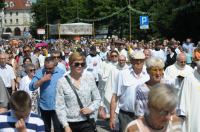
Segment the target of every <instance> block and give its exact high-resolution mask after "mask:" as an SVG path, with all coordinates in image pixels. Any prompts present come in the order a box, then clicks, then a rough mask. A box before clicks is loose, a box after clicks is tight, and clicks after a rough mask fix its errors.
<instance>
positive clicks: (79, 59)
mask: <svg viewBox="0 0 200 132" xmlns="http://www.w3.org/2000/svg"><path fill="white" fill-rule="evenodd" d="M69 64H70V69H71V71H70V73H69V74H67V75H66V76H64V77H62V78H60V79H59V80H58V83H57V88H56V90H57V92H56V113H57V115H58V119H59V120H60V122H61V123H62V125H63V126H64V129H65V132H71V131H72V132H95V129H96V128H95V126H94V120H93V122H91V120H89V119H88V116H89V118H93V119H94V118H96V116H95V111H97V110H98V108H99V105H100V100H101V98H100V94H99V91H98V89H97V86H96V83H95V79H94V77H93V75H92V74H91V73H88V72H87V71H86V70H85V71H84V69H85V67H86V62H85V57H84V56H83V55H82V54H80V53H78V52H75V53H72V54H71V55H70V57H69ZM73 89H74V90H75V91H76V93H77V96H78V97H77V96H76V93H75V91H74V90H73ZM78 98H79V99H80V102H81V104H82V105H83V106H80V102H78Z"/></svg>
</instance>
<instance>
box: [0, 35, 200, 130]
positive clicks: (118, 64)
mask: <svg viewBox="0 0 200 132" xmlns="http://www.w3.org/2000/svg"><path fill="white" fill-rule="evenodd" d="M35 45H36V42H35V41H34V39H30V40H24V41H20V42H19V43H18V44H15V45H12V44H11V43H9V42H8V41H3V40H2V41H1V43H0V83H1V85H0V131H2V132H8V131H9V132H12V131H13V132H14V131H16V130H17V131H19V132H27V131H39V132H40V131H41V132H42V131H45V132H51V131H54V132H63V131H64V132H96V131H97V129H96V121H97V120H98V119H102V120H105V122H106V123H107V124H109V127H110V131H119V132H138V131H139V132H154V131H159V132H200V127H199V126H198V123H199V119H200V118H198V117H199V114H198V113H199V110H200V107H199V106H200V105H198V98H199V97H200V96H199V95H200V92H199V90H200V43H197V44H194V43H192V41H191V39H190V38H188V39H186V41H185V42H182V43H181V42H180V41H177V40H175V39H174V38H172V39H170V40H167V39H165V40H162V41H161V40H159V39H152V40H151V41H148V42H146V41H144V40H142V41H138V40H134V41H131V42H129V41H127V40H126V39H118V40H114V39H106V40H103V41H97V40H94V39H91V40H90V39H83V40H81V41H69V40H58V41H54V42H50V41H49V44H48V45H45V46H39V47H38V46H35ZM117 119H118V122H117ZM117 124H118V125H117Z"/></svg>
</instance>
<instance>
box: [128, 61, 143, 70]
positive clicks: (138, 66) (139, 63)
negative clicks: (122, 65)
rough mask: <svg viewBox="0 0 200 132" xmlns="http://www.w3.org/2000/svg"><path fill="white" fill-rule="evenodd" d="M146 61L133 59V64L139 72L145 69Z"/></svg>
mask: <svg viewBox="0 0 200 132" xmlns="http://www.w3.org/2000/svg"><path fill="white" fill-rule="evenodd" d="M144 61H145V60H144V59H132V60H131V64H132V66H133V69H134V70H136V71H138V72H141V71H142V69H143V65H144Z"/></svg>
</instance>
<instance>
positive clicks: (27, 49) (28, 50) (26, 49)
mask: <svg viewBox="0 0 200 132" xmlns="http://www.w3.org/2000/svg"><path fill="white" fill-rule="evenodd" d="M23 52H24V55H25V56H29V55H30V52H31V49H30V48H29V47H27V48H25V49H23Z"/></svg>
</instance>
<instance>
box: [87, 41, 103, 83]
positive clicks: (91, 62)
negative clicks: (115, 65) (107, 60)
mask: <svg viewBox="0 0 200 132" xmlns="http://www.w3.org/2000/svg"><path fill="white" fill-rule="evenodd" d="M101 63H102V60H101V57H100V56H99V55H98V54H97V49H96V46H94V45H93V46H91V47H90V54H89V55H88V56H87V57H86V64H87V68H86V69H87V71H89V72H91V73H92V74H93V75H94V77H95V81H96V84H97V85H98V82H99V74H100V72H101Z"/></svg>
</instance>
